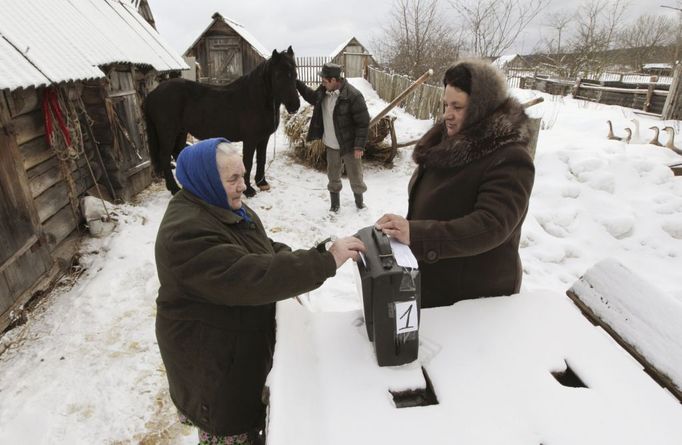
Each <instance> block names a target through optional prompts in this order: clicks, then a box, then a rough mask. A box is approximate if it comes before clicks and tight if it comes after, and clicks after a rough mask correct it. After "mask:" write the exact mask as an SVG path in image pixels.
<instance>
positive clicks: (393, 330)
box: [355, 226, 421, 366]
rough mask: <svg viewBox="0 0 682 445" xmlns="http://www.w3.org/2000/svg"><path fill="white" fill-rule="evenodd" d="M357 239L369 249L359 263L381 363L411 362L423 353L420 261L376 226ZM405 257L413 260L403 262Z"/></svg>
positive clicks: (366, 309)
mask: <svg viewBox="0 0 682 445" xmlns="http://www.w3.org/2000/svg"><path fill="white" fill-rule="evenodd" d="M355 236H356V237H358V238H360V239H361V240H362V241H363V242H364V243H365V246H367V252H366V253H365V254H364V255H363V257H362V258H361V260H360V261H358V262H357V267H358V272H359V278H358V281H359V288H360V290H359V292H360V293H361V294H362V300H363V310H364V316H365V325H366V327H367V336H368V337H369V340H370V341H371V342H373V343H374V351H375V352H376V357H377V362H378V364H379V366H397V365H403V364H405V363H410V362H412V361H414V360H416V359H417V354H418V351H419V311H420V307H421V298H420V277H419V269H418V268H417V264H416V260H414V257H413V256H412V254H411V252H410V251H409V247H407V246H405V245H402V244H400V243H398V242H397V241H394V240H391V239H389V237H387V236H386V235H385V234H384V233H383V232H381V231H380V230H377V229H375V228H374V227H373V226H372V227H366V228H364V229H362V230H360V231H359V232H358V233H357V234H356V235H355ZM399 249H402V251H401V252H399V251H398V250H399ZM394 250H395V251H394ZM399 253H400V255H399ZM404 256H410V257H412V260H413V261H401V258H403V257H404ZM406 264H407V265H406Z"/></svg>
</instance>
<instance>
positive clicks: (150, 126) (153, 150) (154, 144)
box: [142, 100, 163, 176]
mask: <svg viewBox="0 0 682 445" xmlns="http://www.w3.org/2000/svg"><path fill="white" fill-rule="evenodd" d="M148 106H149V103H148V100H145V101H144V103H143V104H142V110H143V112H144V123H145V126H146V127H147V142H148V144H149V160H150V161H151V162H152V167H153V168H154V172H155V173H156V174H157V175H159V176H161V175H162V173H163V169H162V168H161V156H160V153H159V151H160V147H159V135H158V133H157V132H156V124H154V119H152V117H151V115H150V114H149V110H148Z"/></svg>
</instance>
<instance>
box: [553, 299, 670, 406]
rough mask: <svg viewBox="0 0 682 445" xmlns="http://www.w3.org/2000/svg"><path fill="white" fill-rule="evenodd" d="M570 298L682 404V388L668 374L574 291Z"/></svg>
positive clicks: (591, 320)
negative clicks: (653, 363)
mask: <svg viewBox="0 0 682 445" xmlns="http://www.w3.org/2000/svg"><path fill="white" fill-rule="evenodd" d="M566 295H568V298H570V299H571V301H573V303H575V305H576V306H577V307H578V309H580V312H582V313H583V315H584V316H585V317H586V318H587V319H588V320H589V321H590V322H591V323H592V324H593V325H595V326H599V327H600V328H602V329H604V331H606V332H607V333H608V334H609V335H610V336H611V337H612V338H613V339H614V340H615V341H616V343H618V344H619V345H620V346H621V347H622V348H623V349H625V350H626V351H627V352H628V353H629V354H630V355H631V356H632V357H633V358H634V359H635V360H637V361H638V362H639V364H640V365H642V367H643V369H644V372H646V373H647V374H649V376H651V378H652V379H654V380H655V381H656V383H658V384H659V385H661V386H662V387H663V388H665V389H667V390H668V391H670V393H671V394H672V395H673V396H675V398H677V400H679V401H680V402H681V403H682V388H680V387H678V386H677V385H676V384H675V383H674V382H673V381H672V380H671V379H670V377H668V376H667V375H666V374H664V373H662V372H660V371H658V370H657V369H656V367H654V366H653V365H652V364H651V363H650V362H649V361H648V360H647V359H646V358H645V357H644V355H642V354H641V353H640V352H639V351H638V350H637V348H635V347H634V346H633V345H631V344H630V343H628V342H627V341H626V340H625V339H624V338H623V337H621V336H620V335H619V334H618V332H616V330H615V329H613V328H612V327H611V326H610V325H609V324H608V323H607V322H605V321H604V320H602V319H601V318H600V317H599V316H598V315H597V314H596V313H595V312H594V311H593V310H592V309H591V308H590V307H589V306H587V305H586V304H585V303H584V302H583V301H582V300H581V299H580V296H579V295H578V294H576V293H575V292H574V291H573V290H571V289H569V290H568V291H566Z"/></svg>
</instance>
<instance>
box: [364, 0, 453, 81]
mask: <svg viewBox="0 0 682 445" xmlns="http://www.w3.org/2000/svg"><path fill="white" fill-rule="evenodd" d="M373 46H374V47H375V53H376V54H377V55H378V57H379V59H380V60H381V61H382V62H384V63H385V64H386V65H388V67H389V68H391V69H393V70H394V71H396V72H398V73H400V74H406V75H408V76H410V77H412V78H417V77H418V76H420V75H422V74H423V73H424V72H425V71H427V70H428V69H429V68H432V69H433V70H434V76H433V77H432V79H438V80H440V79H441V78H442V76H443V74H444V73H445V70H446V69H447V68H448V67H449V66H450V64H452V62H454V61H455V60H457V58H458V57H459V47H460V40H459V38H458V37H457V35H456V33H455V32H454V31H453V30H452V29H451V28H450V26H449V25H448V24H447V22H446V21H445V20H444V19H443V16H442V14H441V13H440V11H439V8H438V0H396V1H395V2H394V4H393V9H392V10H391V14H390V19H389V21H388V22H387V25H386V26H385V27H384V29H383V35H382V36H381V37H380V38H379V39H375V40H374V42H373Z"/></svg>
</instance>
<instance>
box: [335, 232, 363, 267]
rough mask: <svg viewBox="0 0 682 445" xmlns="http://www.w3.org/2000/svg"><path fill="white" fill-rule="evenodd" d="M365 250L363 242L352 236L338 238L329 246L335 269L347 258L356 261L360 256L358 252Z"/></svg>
mask: <svg viewBox="0 0 682 445" xmlns="http://www.w3.org/2000/svg"><path fill="white" fill-rule="evenodd" d="M366 250H367V249H366V248H365V244H364V243H363V242H362V241H360V240H359V239H357V238H355V237H354V236H347V237H345V238H339V239H337V240H336V241H334V243H332V245H331V246H330V247H329V253H331V254H332V256H333V257H334V261H336V268H337V269H338V268H339V267H341V265H342V264H343V263H345V262H346V260H348V259H349V258H350V259H352V260H353V261H357V260H358V257H359V256H360V254H359V253H358V252H365V251H366Z"/></svg>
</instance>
